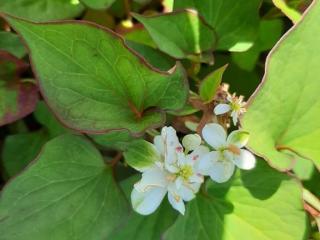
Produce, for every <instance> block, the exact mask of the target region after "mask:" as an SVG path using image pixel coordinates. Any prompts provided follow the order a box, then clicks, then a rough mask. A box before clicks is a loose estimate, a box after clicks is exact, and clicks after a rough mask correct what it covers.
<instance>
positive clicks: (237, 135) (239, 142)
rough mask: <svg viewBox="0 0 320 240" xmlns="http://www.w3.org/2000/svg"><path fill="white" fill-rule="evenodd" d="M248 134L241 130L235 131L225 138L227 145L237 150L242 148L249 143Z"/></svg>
mask: <svg viewBox="0 0 320 240" xmlns="http://www.w3.org/2000/svg"><path fill="white" fill-rule="evenodd" d="M249 136H250V134H249V133H248V132H246V131H243V130H236V131H233V132H231V133H230V135H229V136H228V138H227V143H228V144H233V145H235V146H237V147H238V148H242V147H244V146H245V145H246V144H247V143H248V141H249Z"/></svg>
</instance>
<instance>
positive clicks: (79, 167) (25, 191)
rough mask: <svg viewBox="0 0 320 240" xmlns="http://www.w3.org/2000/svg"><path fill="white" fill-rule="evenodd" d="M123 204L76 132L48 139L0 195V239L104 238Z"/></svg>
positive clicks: (119, 217) (104, 168)
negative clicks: (34, 159) (35, 157)
mask: <svg viewBox="0 0 320 240" xmlns="http://www.w3.org/2000/svg"><path fill="white" fill-rule="evenodd" d="M127 210H128V207H127V204H126V201H125V198H124V196H123V194H122V193H121V192H120V191H119V190H118V188H117V185H116V184H115V182H114V179H113V177H112V172H111V169H110V168H109V167H108V166H106V165H105V164H104V162H103V159H102V156H101V155H100V153H99V152H98V151H97V150H96V149H95V148H94V146H93V145H91V144H90V143H89V142H88V141H87V140H85V139H84V138H83V137H81V136H73V135H63V136H60V137H57V138H55V139H53V140H51V141H50V142H48V143H47V144H46V145H45V147H44V148H43V150H42V152H41V154H40V155H39V157H38V159H37V160H36V161H35V162H34V163H33V164H31V165H29V167H28V169H27V170H26V171H25V172H24V173H22V174H21V175H20V176H17V177H16V178H15V179H14V180H13V181H11V182H10V183H9V184H8V185H7V186H6V187H5V189H4V190H3V192H2V195H1V200H0V221H1V225H0V232H1V236H0V239H10V240H38V239H39V240H40V239H48V238H50V239H51V240H61V239H79V240H80V239H83V240H91V239H92V240H97V239H106V238H107V235H108V234H110V233H111V231H113V229H114V228H115V227H116V226H117V225H118V224H119V223H120V221H121V220H122V219H123V217H124V216H125V215H127Z"/></svg>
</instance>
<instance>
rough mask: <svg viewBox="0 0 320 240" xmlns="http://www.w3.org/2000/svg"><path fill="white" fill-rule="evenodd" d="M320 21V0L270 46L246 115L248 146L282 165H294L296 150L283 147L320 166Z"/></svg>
mask: <svg viewBox="0 0 320 240" xmlns="http://www.w3.org/2000/svg"><path fill="white" fill-rule="evenodd" d="M319 21H320V3H319V2H317V1H316V2H315V3H314V4H313V5H312V7H310V8H309V11H308V14H307V15H306V16H305V17H304V19H303V20H301V21H300V22H299V24H297V25H296V26H295V27H294V28H293V29H292V30H291V31H290V32H289V33H288V34H287V35H286V37H285V38H283V40H281V41H280V42H279V44H278V45H277V46H276V47H275V48H274V49H273V50H272V53H271V54H270V55H269V57H268V63H267V69H266V74H265V77H264V80H263V84H262V85H261V86H260V87H259V89H258V91H257V92H256V94H255V95H254V96H253V97H252V98H251V99H250V101H249V107H248V112H247V113H246V114H245V115H244V118H243V120H242V126H243V128H244V129H245V130H247V131H249V132H250V140H249V144H248V145H249V147H250V148H251V149H252V150H253V151H254V152H255V153H256V154H257V155H260V156H263V157H264V158H265V159H266V160H268V161H269V163H270V164H271V165H272V166H274V167H276V168H278V169H281V170H286V169H289V168H292V155H293V154H288V153H286V152H282V151H283V150H289V151H291V152H293V153H297V154H298V155H301V156H302V157H304V158H306V159H312V160H313V161H314V163H315V164H316V165H317V167H318V168H320V141H319V138H320V99H319V97H318V96H319V81H318V79H319V75H320V69H319V62H320V56H319V54H317V50H318V49H319V42H320V33H319V32H318V31H317V29H318V27H319Z"/></svg>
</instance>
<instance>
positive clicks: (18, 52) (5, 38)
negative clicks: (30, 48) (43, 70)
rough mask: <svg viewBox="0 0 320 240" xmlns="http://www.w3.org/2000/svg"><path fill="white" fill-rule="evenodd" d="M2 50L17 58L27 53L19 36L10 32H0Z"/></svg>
mask: <svg viewBox="0 0 320 240" xmlns="http://www.w3.org/2000/svg"><path fill="white" fill-rule="evenodd" d="M1 50H4V51H7V52H9V53H11V54H12V55H14V56H15V57H17V58H22V57H24V56H25V55H26V54H27V51H26V49H25V47H24V46H23V45H22V42H21V41H20V39H19V37H18V36H17V35H16V34H14V33H11V32H0V51H1Z"/></svg>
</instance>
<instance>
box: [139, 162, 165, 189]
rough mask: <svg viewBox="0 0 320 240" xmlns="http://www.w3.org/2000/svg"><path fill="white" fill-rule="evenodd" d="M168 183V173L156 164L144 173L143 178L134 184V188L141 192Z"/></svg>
mask: <svg viewBox="0 0 320 240" xmlns="http://www.w3.org/2000/svg"><path fill="white" fill-rule="evenodd" d="M167 185H168V180H167V178H166V173H165V172H164V171H163V170H162V169H161V168H160V167H158V166H154V167H152V168H150V169H148V170H147V171H145V172H144V173H142V178H141V180H140V181H139V182H137V183H136V184H135V185H134V188H135V189H136V190H137V191H139V192H145V191H148V190H149V189H150V188H153V187H166V186H167Z"/></svg>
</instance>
